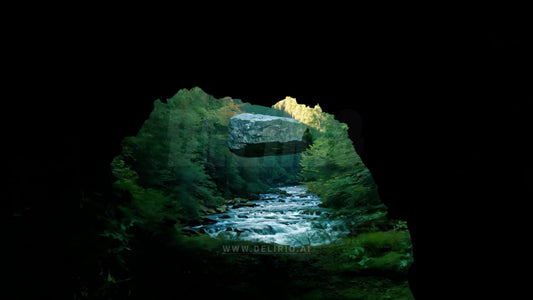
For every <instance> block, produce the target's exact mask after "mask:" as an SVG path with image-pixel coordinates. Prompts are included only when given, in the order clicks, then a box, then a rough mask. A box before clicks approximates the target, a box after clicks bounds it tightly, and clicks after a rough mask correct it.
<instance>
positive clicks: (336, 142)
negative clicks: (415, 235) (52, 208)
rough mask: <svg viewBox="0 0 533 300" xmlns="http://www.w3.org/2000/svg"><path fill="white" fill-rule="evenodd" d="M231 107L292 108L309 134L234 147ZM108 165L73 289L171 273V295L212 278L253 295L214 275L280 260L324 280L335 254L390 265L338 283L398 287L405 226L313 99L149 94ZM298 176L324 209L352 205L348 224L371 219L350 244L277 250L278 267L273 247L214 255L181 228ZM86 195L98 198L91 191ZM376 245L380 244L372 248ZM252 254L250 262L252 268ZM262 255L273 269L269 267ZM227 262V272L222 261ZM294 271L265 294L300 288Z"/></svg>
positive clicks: (350, 265)
mask: <svg viewBox="0 0 533 300" xmlns="http://www.w3.org/2000/svg"><path fill="white" fill-rule="evenodd" d="M240 113H252V114H265V115H273V116H283V117H292V118H294V119H296V120H299V121H301V122H302V123H304V124H306V125H307V126H309V128H310V131H311V135H312V136H313V144H312V145H311V146H310V147H309V148H308V149H307V150H306V151H305V152H303V153H297V154H288V155H279V156H263V157H241V156H237V155H235V154H234V153H232V152H230V151H229V149H228V144H227V143H228V142H227V135H228V123H229V119H230V118H231V117H232V116H234V115H236V114H240ZM110 170H111V173H112V178H113V179H112V183H110V184H111V185H112V187H111V190H110V191H111V194H110V195H104V196H102V197H104V198H106V199H107V201H105V202H106V204H95V208H94V209H96V210H98V211H100V213H99V215H100V216H101V217H100V218H99V221H98V222H99V224H100V225H99V228H101V229H100V230H101V233H100V234H99V235H98V236H99V237H98V239H97V243H98V247H97V249H93V250H94V251H93V252H92V253H91V254H88V256H87V257H85V259H86V260H87V263H88V264H89V265H88V266H86V268H87V269H85V271H84V273H83V274H82V276H80V280H79V282H78V284H79V296H81V297H82V298H83V297H89V298H93V297H105V298H120V297H121V295H124V294H129V295H131V294H132V295H133V296H134V297H139V298H145V297H154V298H163V297H164V296H163V295H165V294H167V293H169V289H171V286H172V284H171V283H170V282H169V280H170V281H172V280H182V281H183V282H181V283H180V284H178V286H179V287H180V288H182V289H184V290H183V291H181V292H180V291H172V292H170V293H171V294H174V293H176V294H179V295H192V296H194V295H198V293H199V291H198V290H196V289H194V288H192V286H195V284H197V283H198V282H197V281H209V282H211V281H213V280H216V281H217V282H218V283H217V284H219V285H220V286H218V288H219V289H221V290H227V289H229V290H231V291H233V292H238V293H247V292H249V290H250V289H252V287H255V288H254V289H255V293H258V295H260V294H261V293H263V292H265V291H266V290H269V289H268V284H266V283H265V284H266V285H265V286H263V284H262V283H261V284H260V283H258V282H256V281H254V280H255V279H251V281H250V280H248V279H244V278H243V279H242V281H239V282H237V283H236V282H234V281H233V280H230V281H228V280H229V279H221V278H223V277H226V276H227V275H228V274H229V275H231V276H230V277H229V278H232V276H241V277H242V276H243V274H245V273H248V274H255V275H256V276H259V277H261V276H267V275H264V274H268V276H272V274H274V275H275V277H276V279H275V280H274V281H276V282H278V280H282V279H284V280H287V279H288V278H285V277H284V276H288V275H287V274H284V273H286V272H287V270H288V269H286V268H291V269H293V270H296V271H298V270H301V271H302V272H309V273H310V274H311V273H312V274H315V275H316V276H318V277H317V278H313V279H312V280H311V281H313V280H317V281H320V283H321V284H324V285H327V286H329V285H330V283H328V282H329V280H330V279H329V277H328V276H330V275H331V274H330V273H331V272H334V273H335V272H339V270H337V269H335V268H333V269H332V266H333V265H335V264H336V263H335V262H333V261H332V259H337V258H336V257H339V256H341V257H343V258H344V259H345V261H346V264H345V265H344V266H343V267H342V268H341V269H340V272H348V273H350V272H355V273H356V274H358V272H363V270H365V272H366V270H367V269H372V270H373V271H372V272H377V273H378V274H382V273H384V272H385V273H387V272H390V273H391V274H392V277H391V276H385V277H384V278H381V277H380V279H379V280H378V281H375V280H373V279H372V280H370V281H368V280H367V279H365V280H366V281H365V280H364V281H363V283H361V284H362V285H364V286H366V288H364V289H362V288H361V286H357V287H354V286H349V287H346V288H347V290H349V291H350V292H349V293H352V292H353V290H354V289H356V290H357V293H363V294H364V293H378V286H383V285H385V286H389V287H390V292H391V293H393V294H394V293H397V294H398V295H400V294H401V295H403V296H405V297H406V299H409V297H410V293H409V292H408V287H407V283H406V280H405V275H406V270H407V267H408V265H409V263H410V243H409V235H408V233H407V231H405V229H406V228H405V224H404V223H401V222H396V221H392V220H387V219H386V217H385V215H386V212H385V210H386V208H385V207H384V206H383V205H382V204H381V202H380V200H379V197H378V195H377V191H376V186H375V184H374V182H373V180H372V177H371V175H370V173H369V172H368V169H367V168H366V167H365V166H364V165H363V163H362V162H361V159H360V158H359V156H358V155H357V153H356V152H355V150H354V147H353V145H352V143H351V141H350V139H349V138H348V136H347V126H346V124H343V123H340V122H338V121H337V120H335V119H334V118H333V116H332V115H330V114H327V113H325V112H323V111H322V110H321V108H320V106H319V105H316V106H315V107H314V108H310V107H307V106H305V105H300V104H298V103H297V102H296V100H295V99H293V98H290V97H288V98H286V99H285V100H282V101H280V102H278V103H276V104H275V105H274V106H273V107H272V108H269V107H264V106H257V105H252V104H249V103H243V102H242V101H241V100H238V99H232V98H229V97H226V98H222V99H215V98H214V97H212V96H210V95H208V94H206V93H205V92H203V91H202V90H201V89H200V88H193V89H191V90H180V91H179V92H178V93H176V94H175V95H174V96H173V97H172V98H170V99H166V100H164V101H163V100H156V101H155V102H154V107H153V111H152V112H151V114H150V117H149V118H148V119H147V120H146V121H145V123H144V124H143V126H142V128H141V129H140V131H139V132H138V134H137V135H136V136H131V137H127V138H125V139H124V140H123V142H122V151H121V153H120V155H118V156H116V157H115V158H114V159H113V161H112V162H111V165H110ZM299 184H304V185H305V186H307V187H308V190H309V191H310V192H313V193H315V194H317V195H318V196H320V197H321V199H322V206H324V207H326V208H330V209H332V210H333V214H334V212H338V214H342V216H343V217H344V218H351V217H353V216H354V215H355V214H359V217H358V220H359V223H357V224H355V223H353V222H352V224H355V225H353V227H354V228H352V230H351V231H352V232H354V233H356V232H367V231H369V230H368V228H371V230H370V231H372V232H375V233H372V232H371V233H368V232H367V235H358V236H355V235H353V236H352V237H348V238H347V239H346V240H345V242H344V244H347V245H350V246H349V247H348V249H346V248H345V246H343V245H341V244H336V245H331V246H329V247H325V248H324V247H323V248H320V247H318V248H317V249H316V251H315V252H314V253H315V255H316V257H315V256H312V257H307V258H306V259H307V260H309V259H311V260H315V259H318V258H317V257H320V259H318V263H317V264H312V265H309V262H308V263H307V264H304V263H303V262H301V261H298V260H296V261H293V260H291V259H288V258H283V261H284V262H283V263H284V264H285V265H284V266H280V265H279V264H280V259H281V258H280V257H279V256H270V255H269V256H264V257H261V258H258V257H246V258H242V257H241V260H238V261H235V259H232V258H228V257H224V258H222V257H220V252H219V251H218V252H217V251H215V250H213V249H216V247H219V246H220V245H219V244H217V242H216V241H215V240H214V239H212V238H210V237H208V236H202V235H201V236H196V235H195V236H193V237H191V236H189V234H186V233H187V232H188V231H186V230H185V229H187V228H188V227H189V226H194V225H197V224H200V223H201V222H202V220H203V217H204V215H207V214H212V213H214V212H217V211H220V210H223V209H227V207H226V204H227V203H229V202H228V201H231V200H232V199H236V198H238V199H257V198H258V195H259V194H261V193H266V192H268V191H271V190H273V189H276V188H277V187H282V186H287V185H299ZM88 202H89V203H91V202H94V203H98V201H97V200H96V199H95V200H90V201H88ZM100 202H102V201H100ZM362 212H364V213H367V214H366V215H364V216H363V215H362ZM361 216H363V217H361ZM355 227H358V228H355ZM189 233H190V232H189ZM227 242H228V241H227ZM229 242H231V241H229ZM363 246H364V247H363ZM384 247H385V248H386V249H388V250H387V251H382V250H380V249H382V248H384ZM365 249H366V251H367V252H365ZM370 249H374V250H372V251H373V252H372V251H371V250H370ZM390 249H394V251H392V252H390ZM218 250H220V249H218ZM388 251H389V252H388ZM372 253H373V254H372ZM389 254H390V255H389ZM372 255H374V256H376V257H375V258H373V257H372ZM263 260H265V261H263ZM257 264H259V269H253V270H252V269H251V268H254V267H253V266H254V265H257ZM272 264H274V266H278V267H275V269H273V270H269V269H268V268H271V267H272ZM229 266H231V268H234V270H233V271H229V270H228V268H229ZM269 266H270V267H269ZM259 270H265V271H264V272H265V273H264V274H263V271H259ZM348 270H351V271H348ZM358 270H359V271H358ZM376 270H377V271H376ZM180 272H185V274H184V273H180ZM191 272H192V273H191ZM198 272H199V273H198ZM258 272H259V273H261V274H263V275H260V274H259V273H258ZM343 274H344V273H343ZM350 274H351V273H350ZM372 274H373V273H372ZM315 275H313V276H315ZM343 276H344V275H343ZM350 276H352V275H350ZM178 278H179V279H178ZM326 278H327V279H326ZM268 280H270V281H271V280H272V278H270V277H269V279H268ZM302 280H303V281H302V282H300V281H296V282H298V283H297V284H296V285H295V286H292V285H291V284H290V283H289V281H286V282H283V283H282V284H281V283H280V284H281V285H280V286H281V287H283V288H284V289H288V290H287V291H284V290H283V289H281V290H278V291H277V292H278V293H280V295H288V294H291V295H292V294H294V295H300V296H301V293H302V291H303V290H306V289H309V287H308V286H306V285H305V284H304V282H305V281H306V280H304V279H302ZM267 282H269V281H267ZM211 283H212V282H211ZM278 283H279V282H278ZM373 285H376V286H375V287H373ZM319 286H320V285H319ZM369 286H370V287H369ZM317 288H318V287H317ZM264 289H266V290H264ZM379 289H382V288H381V287H380V288H379ZM289 290H290V291H289ZM350 295H351V294H350ZM403 296H402V297H403ZM338 297H341V296H338ZM341 298H342V297H341Z"/></svg>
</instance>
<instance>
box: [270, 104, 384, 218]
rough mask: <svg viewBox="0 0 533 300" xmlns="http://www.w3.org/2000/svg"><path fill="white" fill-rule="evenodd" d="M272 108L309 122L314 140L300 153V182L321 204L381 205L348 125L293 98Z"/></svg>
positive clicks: (343, 205) (356, 206) (306, 122)
mask: <svg viewBox="0 0 533 300" xmlns="http://www.w3.org/2000/svg"><path fill="white" fill-rule="evenodd" d="M273 107H274V108H276V109H279V110H280V111H283V112H287V113H289V114H290V115H291V116H292V117H293V118H294V119H296V120H298V121H301V122H302V123H305V124H307V125H309V126H310V127H311V128H312V129H313V130H312V132H311V134H312V135H313V138H314V142H313V145H312V146H310V148H309V149H308V151H306V152H305V153H304V154H303V155H302V160H301V162H300V164H301V166H302V168H303V169H302V171H301V172H300V176H301V181H302V182H303V183H305V185H306V186H307V187H308V188H309V190H310V191H311V192H313V193H316V194H317V195H318V196H320V197H321V198H322V201H323V204H324V206H327V207H333V208H348V209H363V208H364V207H366V206H372V205H377V204H380V203H381V202H380V200H379V196H378V194H377V187H376V185H375V183H374V181H373V179H372V176H371V175H370V172H369V171H368V169H367V168H366V167H365V166H364V164H363V162H362V161H361V158H360V157H359V156H358V155H357V153H356V152H355V149H354V147H353V145H352V142H351V140H350V139H349V138H348V132H347V130H348V127H347V126H346V124H344V123H340V122H338V121H337V120H335V119H334V118H333V116H332V115H330V114H327V113H325V112H323V111H322V109H321V108H320V106H318V105H317V106H315V107H314V108H310V107H308V106H306V105H302V104H298V103H297V102H296V100H295V99H294V98H290V97H287V98H286V99H284V100H282V101H280V102H278V103H276V104H275V105H274V106H273Z"/></svg>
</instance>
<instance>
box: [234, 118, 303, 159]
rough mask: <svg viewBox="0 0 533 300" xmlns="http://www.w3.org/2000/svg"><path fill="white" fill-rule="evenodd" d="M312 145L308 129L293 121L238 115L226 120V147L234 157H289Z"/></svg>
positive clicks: (290, 119) (289, 119)
mask: <svg viewBox="0 0 533 300" xmlns="http://www.w3.org/2000/svg"><path fill="white" fill-rule="evenodd" d="M311 143H312V138H311V134H310V133H309V129H308V128H307V126H306V125H305V124H303V123H301V122H299V121H297V120H295V119H292V118H284V117H275V116H267V115H255V114H239V115H235V116H233V117H232V118H231V119H230V120H229V134H228V146H229V149H230V150H231V151H232V152H234V153H235V154H237V155H241V156H248V157H256V156H267V155H280V154H292V153H297V152H302V151H305V149H306V148H307V146H309V144H311Z"/></svg>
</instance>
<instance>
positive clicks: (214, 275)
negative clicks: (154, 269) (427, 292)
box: [180, 231, 413, 299]
mask: <svg viewBox="0 0 533 300" xmlns="http://www.w3.org/2000/svg"><path fill="white" fill-rule="evenodd" d="M406 242H408V234H407V233H406V232H402V231H398V232H389V233H384V232H381V233H378V234H377V236H373V237H372V236H366V237H365V236H363V237H359V238H357V237H351V238H343V239H342V240H341V241H340V242H338V243H334V244H328V245H321V246H302V247H290V246H285V245H274V244H267V243H256V242H248V241H235V240H222V239H213V238H211V237H209V236H206V235H202V236H195V237H183V238H182V239H181V242H180V244H181V246H182V247H181V249H180V252H181V253H186V255H187V257H188V258H189V259H188V263H187V264H186V265H183V266H181V268H182V274H181V279H180V281H181V282H182V283H187V284H186V285H184V286H191V288H190V291H189V293H190V295H191V296H192V295H198V294H201V293H202V292H203V290H204V289H205V288H204V289H202V288H192V286H194V284H195V283H200V282H209V283H210V286H211V288H212V289H214V290H217V291H219V292H221V293H223V292H224V293H226V292H228V293H231V294H232V295H237V296H246V297H252V298H254V299H255V298H256V299H266V298H271V297H276V298H279V299H413V297H412V295H411V292H410V290H409V285H408V282H407V270H408V267H409V265H410V263H409V255H410V254H409V255H407V253H410V249H409V247H406ZM362 247H366V249H368V250H365V251H366V252H364V253H366V255H368V256H365V255H362V254H363V253H360V251H361V250H360V249H361V248H362ZM358 249H359V250H358ZM358 251H359V252H358ZM402 255H404V256H405V257H404V259H405V260H406V261H405V262H404V263H403V264H402V262H401V259H399V257H400V256H402ZM200 280H201V281H200Z"/></svg>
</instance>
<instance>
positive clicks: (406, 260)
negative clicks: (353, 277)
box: [345, 230, 413, 273]
mask: <svg viewBox="0 0 533 300" xmlns="http://www.w3.org/2000/svg"><path fill="white" fill-rule="evenodd" d="M345 255H346V256H348V257H349V258H350V259H351V260H353V261H354V262H356V263H357V264H358V266H359V267H361V268H363V269H372V270H377V271H395V272H400V273H405V272H407V270H408V268H409V266H410V265H411V264H412V261H413V259H412V252H411V240H410V236H409V232H408V231H406V230H402V231H395V230H391V231H376V232H367V233H362V234H359V235H358V236H356V237H355V238H352V239H348V240H347V243H346V248H345Z"/></svg>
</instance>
